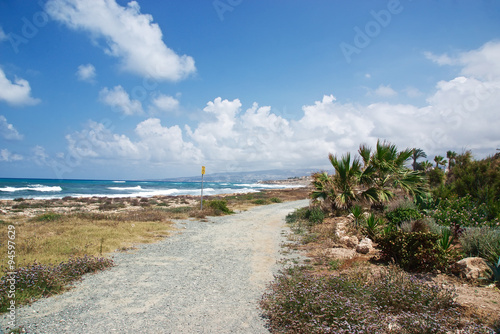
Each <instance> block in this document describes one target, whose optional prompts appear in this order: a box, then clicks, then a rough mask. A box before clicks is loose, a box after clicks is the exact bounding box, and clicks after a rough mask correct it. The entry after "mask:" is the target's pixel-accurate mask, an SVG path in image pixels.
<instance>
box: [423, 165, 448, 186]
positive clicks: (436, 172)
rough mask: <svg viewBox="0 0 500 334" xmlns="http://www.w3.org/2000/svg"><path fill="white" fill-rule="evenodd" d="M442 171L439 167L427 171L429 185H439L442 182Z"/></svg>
mask: <svg viewBox="0 0 500 334" xmlns="http://www.w3.org/2000/svg"><path fill="white" fill-rule="evenodd" d="M444 177H445V175H444V171H443V170H442V169H440V168H433V169H431V170H430V171H429V172H427V178H428V179H429V184H430V186H431V187H439V186H441V185H443V184H444Z"/></svg>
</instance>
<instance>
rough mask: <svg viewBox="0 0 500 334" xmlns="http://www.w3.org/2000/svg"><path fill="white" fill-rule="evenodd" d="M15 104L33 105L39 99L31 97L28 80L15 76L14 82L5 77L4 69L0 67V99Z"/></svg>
mask: <svg viewBox="0 0 500 334" xmlns="http://www.w3.org/2000/svg"><path fill="white" fill-rule="evenodd" d="M1 100H4V101H5V102H7V103H8V104H11V105H15V106H22V105H35V104H37V103H39V102H40V100H39V99H35V98H33V97H31V87H30V84H29V82H28V81H26V80H24V79H21V78H16V79H15V80H14V82H12V81H10V80H9V79H7V77H6V76H5V73H4V71H3V70H2V69H1V68H0V101H1Z"/></svg>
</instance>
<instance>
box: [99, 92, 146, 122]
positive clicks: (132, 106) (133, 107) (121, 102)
mask: <svg viewBox="0 0 500 334" xmlns="http://www.w3.org/2000/svg"><path fill="white" fill-rule="evenodd" d="M99 99H100V100H101V102H103V103H104V104H107V105H109V106H111V107H113V108H116V109H118V110H119V111H120V112H122V113H123V114H124V115H128V116H130V115H137V114H139V115H140V114H142V113H144V111H143V110H142V104H141V102H140V101H138V100H131V99H130V96H129V95H128V93H127V92H126V91H125V89H123V87H122V86H115V87H114V88H113V89H111V90H110V89H108V88H107V87H105V88H103V89H102V90H101V91H100V92H99Z"/></svg>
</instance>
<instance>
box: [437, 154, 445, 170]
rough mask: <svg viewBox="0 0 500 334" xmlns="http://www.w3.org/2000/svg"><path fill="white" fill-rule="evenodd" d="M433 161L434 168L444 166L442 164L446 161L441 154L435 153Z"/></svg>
mask: <svg viewBox="0 0 500 334" xmlns="http://www.w3.org/2000/svg"><path fill="white" fill-rule="evenodd" d="M434 162H435V163H436V169H437V168H439V166H444V165H446V162H447V161H446V160H445V159H444V157H443V156H441V155H436V156H435V157H434Z"/></svg>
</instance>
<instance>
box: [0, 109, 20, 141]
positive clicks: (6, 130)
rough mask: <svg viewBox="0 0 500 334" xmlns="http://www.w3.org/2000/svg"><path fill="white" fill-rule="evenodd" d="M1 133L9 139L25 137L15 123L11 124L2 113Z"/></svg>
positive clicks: (0, 120)
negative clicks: (15, 126)
mask: <svg viewBox="0 0 500 334" xmlns="http://www.w3.org/2000/svg"><path fill="white" fill-rule="evenodd" d="M0 135H1V136H2V137H3V138H4V139H7V140H21V139H23V135H21V134H19V132H18V131H17V130H16V128H14V125H12V124H9V123H8V122H7V119H6V118H5V116H3V115H0Z"/></svg>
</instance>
